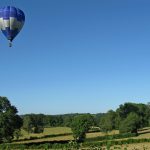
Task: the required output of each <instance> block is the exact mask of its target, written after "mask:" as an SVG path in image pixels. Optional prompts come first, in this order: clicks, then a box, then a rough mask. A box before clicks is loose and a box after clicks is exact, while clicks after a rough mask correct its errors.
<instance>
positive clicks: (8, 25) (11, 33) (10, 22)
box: [0, 6, 25, 41]
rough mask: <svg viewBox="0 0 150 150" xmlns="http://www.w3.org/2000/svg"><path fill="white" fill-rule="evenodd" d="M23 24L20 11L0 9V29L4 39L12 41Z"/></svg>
mask: <svg viewBox="0 0 150 150" xmlns="http://www.w3.org/2000/svg"><path fill="white" fill-rule="evenodd" d="M24 22H25V15H24V13H23V11H22V10H20V9H18V8H15V7H12V6H6V7H3V8H1V9H0V28H1V30H2V33H3V34H4V35H5V37H6V38H7V39H8V40H10V41H12V40H13V39H14V38H15V37H16V35H17V34H18V33H19V32H20V30H21V29H22V27H23V25H24Z"/></svg>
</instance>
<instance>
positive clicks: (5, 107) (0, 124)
mask: <svg viewBox="0 0 150 150" xmlns="http://www.w3.org/2000/svg"><path fill="white" fill-rule="evenodd" d="M17 113H18V111H17V109H16V107H15V106H13V105H11V103H10V101H9V100H8V99H7V98H6V97H0V136H1V137H0V138H1V139H2V141H11V140H12V139H13V137H14V132H15V130H16V129H20V128H21V126H22V118H21V117H20V116H19V115H17Z"/></svg>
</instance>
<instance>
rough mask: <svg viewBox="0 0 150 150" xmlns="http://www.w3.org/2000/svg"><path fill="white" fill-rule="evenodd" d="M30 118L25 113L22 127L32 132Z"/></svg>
mask: <svg viewBox="0 0 150 150" xmlns="http://www.w3.org/2000/svg"><path fill="white" fill-rule="evenodd" d="M32 127H33V125H32V120H31V117H30V116H29V115H25V116H24V117H23V129H24V130H26V131H27V132H28V134H29V133H31V132H32Z"/></svg>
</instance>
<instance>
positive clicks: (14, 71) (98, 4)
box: [0, 0, 150, 114]
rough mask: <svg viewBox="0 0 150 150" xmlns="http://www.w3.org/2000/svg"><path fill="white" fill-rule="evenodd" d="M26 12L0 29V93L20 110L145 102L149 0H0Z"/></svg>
mask: <svg viewBox="0 0 150 150" xmlns="http://www.w3.org/2000/svg"><path fill="white" fill-rule="evenodd" d="M7 5H13V6H16V7H19V8H20V9H22V10H23V11H24V12H25V15H26V22H25V25H24V28H23V29H22V31H21V32H20V34H19V35H18V36H17V37H16V38H15V40H14V42H13V47H12V48H9V47H8V44H7V40H6V39H5V37H4V36H3V35H2V34H0V56H1V57H0V95H1V96H6V97H8V99H9V100H10V101H11V103H12V104H13V105H15V106H16V107H17V108H18V110H19V114H24V113H45V114H62V113H74V112H79V113H80V112H89V113H98V112H106V111H108V110H109V109H116V108H117V107H118V106H119V105H120V104H122V103H124V102H137V103H140V102H142V103H147V102H149V101H150V1H149V0H144V1H143V0H13V1H12V0H1V1H0V6H1V7H3V6H7Z"/></svg>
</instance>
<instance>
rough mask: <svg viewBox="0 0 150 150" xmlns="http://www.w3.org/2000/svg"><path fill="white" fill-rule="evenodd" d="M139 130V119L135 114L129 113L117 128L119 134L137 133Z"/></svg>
mask: <svg viewBox="0 0 150 150" xmlns="http://www.w3.org/2000/svg"><path fill="white" fill-rule="evenodd" d="M139 128H140V118H139V116H138V115H137V114H136V113H133V112H131V113H130V114H129V115H128V116H127V118H126V119H124V120H123V121H122V122H121V124H120V128H119V132H120V133H128V132H131V133H137V130H138V129H139Z"/></svg>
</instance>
